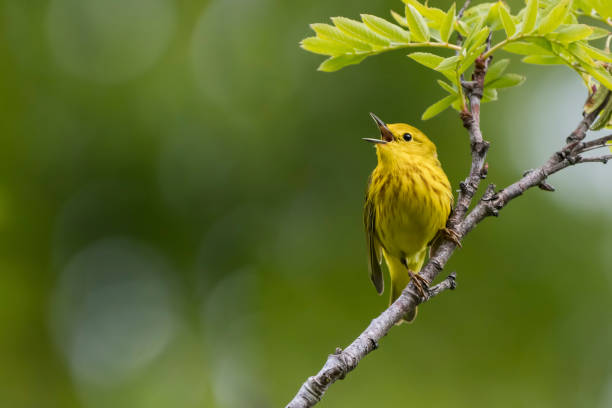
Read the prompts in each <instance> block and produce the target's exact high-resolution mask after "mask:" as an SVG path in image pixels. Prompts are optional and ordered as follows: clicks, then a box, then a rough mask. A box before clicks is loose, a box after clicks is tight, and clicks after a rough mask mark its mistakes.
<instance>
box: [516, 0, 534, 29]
mask: <svg viewBox="0 0 612 408" xmlns="http://www.w3.org/2000/svg"><path fill="white" fill-rule="evenodd" d="M537 18H538V0H527V6H525V15H523V26H522V27H521V30H520V32H521V33H522V34H528V33H530V32H532V31H533V29H534V28H535V25H536V20H537Z"/></svg>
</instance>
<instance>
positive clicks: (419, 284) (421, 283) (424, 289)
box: [408, 270, 429, 299]
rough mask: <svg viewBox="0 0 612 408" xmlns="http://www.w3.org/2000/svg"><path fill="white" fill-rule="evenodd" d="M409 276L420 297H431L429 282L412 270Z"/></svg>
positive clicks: (409, 271)
mask: <svg viewBox="0 0 612 408" xmlns="http://www.w3.org/2000/svg"><path fill="white" fill-rule="evenodd" d="M408 274H409V275H410V278H411V279H412V281H413V282H414V287H415V288H416V290H417V292H419V296H421V297H422V298H425V299H426V298H427V297H428V296H429V282H427V280H426V279H425V278H423V277H422V276H420V275H419V274H418V273H414V272H412V271H411V270H408Z"/></svg>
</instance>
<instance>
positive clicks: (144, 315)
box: [52, 238, 176, 386]
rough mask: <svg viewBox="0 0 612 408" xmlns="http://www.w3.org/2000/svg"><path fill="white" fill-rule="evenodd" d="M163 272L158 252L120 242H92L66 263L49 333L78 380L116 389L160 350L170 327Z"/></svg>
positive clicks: (172, 322)
mask: <svg viewBox="0 0 612 408" xmlns="http://www.w3.org/2000/svg"><path fill="white" fill-rule="evenodd" d="M168 274H169V268H168V266H167V263H166V261H165V260H164V258H163V257H162V256H161V255H160V254H158V253H156V252H155V251H154V250H153V249H151V248H148V247H146V246H144V245H142V244H139V243H137V242H134V241H132V240H129V239H124V238H112V239H111V238H107V239H103V240H101V241H98V242H96V243H94V244H93V245H91V246H89V247H88V248H86V249H84V250H83V251H81V252H80V253H78V254H76V255H75V256H74V257H73V258H72V259H71V260H70V262H69V263H68V265H67V266H66V267H65V268H64V270H63V271H62V274H61V276H60V280H59V284H58V286H57V288H56V290H55V294H54V298H53V305H52V306H53V307H52V328H53V330H54V333H55V335H56V340H57V342H58V344H59V346H60V348H61V349H62V351H63V352H64V354H65V355H66V358H67V360H68V362H69V366H70V369H71V371H72V374H73V375H74V376H75V377H76V379H77V381H78V382H83V383H86V384H95V385H98V386H111V385H115V384H116V383H119V382H122V381H124V380H127V379H129V378H130V377H131V376H132V375H134V374H136V373H137V372H138V371H139V370H140V369H142V368H144V367H145V366H146V365H147V364H148V363H150V362H151V361H152V360H153V359H154V358H155V357H156V356H157V355H158V354H159V353H161V352H162V350H164V348H165V346H166V345H167V343H168V342H169V341H170V339H171V338H172V336H173V332H174V330H175V326H176V322H175V315H174V313H173V312H172V310H171V302H170V293H169V292H168V285H167V282H166V281H165V276H168Z"/></svg>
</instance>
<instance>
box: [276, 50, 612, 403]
mask: <svg viewBox="0 0 612 408" xmlns="http://www.w3.org/2000/svg"><path fill="white" fill-rule="evenodd" d="M488 64H489V59H479V60H477V61H476V65H475V70H474V74H473V76H472V81H470V82H464V83H463V86H464V89H465V90H466V95H467V97H468V98H469V101H470V111H469V112H467V111H465V112H462V113H461V118H462V120H463V124H464V126H465V128H466V129H467V130H468V133H469V136H470V146H471V156H472V161H471V166H470V172H469V175H468V177H467V178H466V179H465V180H464V181H463V182H461V183H460V191H459V195H458V197H457V204H456V205H455V208H454V209H453V212H452V214H451V216H450V217H449V220H448V223H447V228H449V229H451V230H453V231H454V233H455V234H456V235H457V237H459V238H461V237H464V236H465V235H466V234H467V233H469V232H470V231H471V230H473V229H474V227H476V225H478V223H480V222H481V221H483V220H484V219H485V218H487V217H489V216H498V215H499V211H500V210H501V209H502V208H504V207H505V206H506V205H508V203H509V202H510V201H512V200H513V199H515V198H516V197H518V196H520V195H522V194H523V193H524V192H525V191H527V190H528V189H530V188H532V187H536V186H537V187H539V188H541V189H543V190H546V191H554V188H552V186H550V185H549V184H547V183H546V180H547V178H548V176H550V175H551V174H554V173H556V172H558V171H561V170H563V169H565V168H567V167H570V166H574V165H577V164H580V163H588V162H601V163H606V162H607V161H609V160H612V155H603V156H597V157H583V156H581V154H582V153H584V152H585V151H588V150H591V149H592V148H593V147H596V146H604V145H605V144H606V143H607V142H608V141H610V140H612V135H608V136H604V137H601V138H599V139H594V140H591V141H588V142H583V140H584V139H585V137H586V132H587V130H588V129H589V128H590V126H591V125H592V124H593V122H594V120H595V119H596V118H597V116H598V115H599V113H600V112H601V109H602V108H603V107H604V105H605V104H602V105H601V106H600V108H598V109H596V110H595V111H593V112H591V113H589V114H588V115H585V116H584V117H583V119H582V120H581V121H580V123H579V124H578V126H577V127H576V129H575V130H574V131H573V132H572V133H571V134H570V136H568V138H567V139H566V142H567V144H566V145H565V146H564V147H562V148H561V149H560V150H559V151H557V152H555V153H554V154H553V155H552V156H551V157H550V158H549V159H548V160H547V161H546V163H544V164H543V165H542V166H540V167H538V168H536V169H533V170H528V171H526V172H525V173H524V174H523V176H522V177H521V178H520V179H519V180H518V181H516V182H515V183H513V184H511V185H509V186H507V187H505V188H503V189H502V190H500V191H496V189H495V185H494V184H490V185H489V186H488V187H487V189H486V190H485V192H484V194H483V196H482V198H481V199H480V201H478V203H477V204H476V205H475V206H474V208H473V209H472V210H471V211H469V212H468V210H469V208H470V205H471V203H472V200H473V198H474V195H475V194H476V192H477V191H478V188H479V185H480V182H481V181H482V179H484V178H485V177H486V175H487V165H486V162H485V159H486V154H487V151H488V147H489V143H488V142H486V141H485V140H484V139H483V136H482V132H481V129H480V101H481V98H482V92H483V84H484V78H485V75H486V71H487V67H488ZM457 242H458V241H457ZM456 248H457V243H456V242H455V241H454V240H453V239H451V238H450V237H447V238H443V239H442V240H441V242H440V244H439V245H438V246H437V247H436V248H435V250H434V251H433V253H432V254H431V257H430V259H429V261H428V262H427V264H426V265H425V266H424V267H423V268H422V269H421V271H420V272H419V275H420V276H421V277H423V278H424V279H425V280H427V282H432V281H433V280H434V279H435V278H436V277H437V276H438V275H439V274H440V272H441V271H442V269H443V268H444V266H445V265H446V263H447V262H448V260H449V259H450V257H451V256H452V254H453V252H454V251H455V249H456ZM454 287H455V274H454V273H453V274H451V275H449V276H448V277H447V278H446V279H445V280H444V281H442V282H441V283H440V284H438V285H436V286H434V287H432V288H431V289H430V291H429V294H428V295H427V296H426V297H425V298H422V297H420V296H419V295H418V293H417V292H416V290H415V287H414V284H413V282H412V281H410V283H409V284H408V286H406V288H405V289H404V291H403V292H402V295H401V296H400V297H399V298H398V299H397V300H396V301H395V302H394V303H393V304H392V305H391V306H389V307H388V308H387V309H386V310H385V311H384V312H382V314H380V315H379V316H378V317H377V318H375V319H373V320H372V322H371V323H370V325H369V326H368V327H367V328H366V330H365V331H363V332H362V333H361V334H360V335H359V337H357V339H355V340H354V341H353V342H352V343H351V344H350V345H349V346H348V347H347V348H346V349H344V350H342V349H340V348H337V349H336V352H335V353H334V354H331V355H329V357H328V358H327V361H326V363H325V365H324V366H323V368H322V369H321V370H320V371H319V372H318V373H317V374H316V375H314V376H312V377H309V378H308V380H306V382H305V383H304V384H303V385H302V386H301V387H300V390H299V391H298V393H297V394H296V395H295V397H294V398H293V400H291V402H289V404H288V405H287V408H308V407H312V406H314V405H315V404H316V403H317V402H319V401H320V400H321V398H322V396H323V394H324V393H325V391H326V390H327V388H328V387H329V386H330V385H331V384H333V383H334V382H335V381H336V380H339V379H343V378H344V377H345V376H346V375H347V374H348V373H349V372H350V371H352V370H354V369H355V367H357V365H358V364H359V362H360V361H361V359H362V358H364V357H365V356H366V355H368V354H369V353H371V352H372V351H374V350H376V348H378V342H379V341H380V340H381V339H382V338H383V337H384V336H385V335H386V334H387V333H388V332H389V330H390V329H391V328H392V327H393V326H394V325H395V324H396V323H397V322H399V321H400V319H401V318H402V316H404V315H406V314H407V313H409V312H410V311H412V310H413V309H414V308H415V307H416V306H417V305H419V304H420V303H424V302H426V301H428V300H429V299H431V298H432V297H434V296H436V295H438V294H439V293H441V292H443V291H445V290H446V289H454Z"/></svg>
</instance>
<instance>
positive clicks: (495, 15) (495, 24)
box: [485, 1, 504, 31]
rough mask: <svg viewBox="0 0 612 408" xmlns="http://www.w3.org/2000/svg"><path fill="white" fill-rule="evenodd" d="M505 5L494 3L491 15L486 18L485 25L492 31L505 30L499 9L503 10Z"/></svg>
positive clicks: (490, 10) (490, 11)
mask: <svg viewBox="0 0 612 408" xmlns="http://www.w3.org/2000/svg"><path fill="white" fill-rule="evenodd" d="M503 7H504V5H503V4H502V3H501V2H499V1H498V2H497V3H493V5H492V6H491V8H490V9H489V14H487V17H486V18H485V24H486V25H487V26H489V28H490V30H491V31H496V30H499V29H501V28H503V23H502V21H501V17H500V15H499V9H500V8H503Z"/></svg>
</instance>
